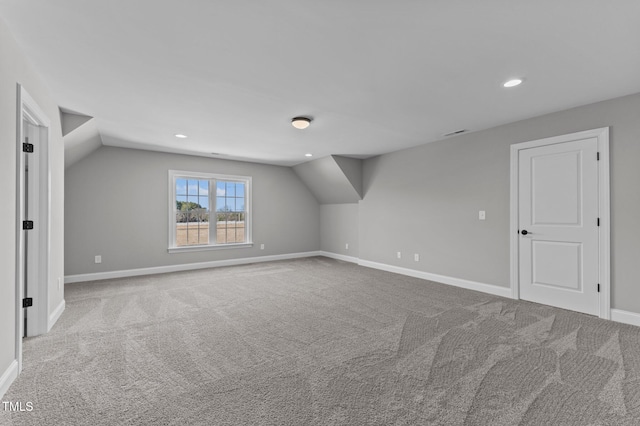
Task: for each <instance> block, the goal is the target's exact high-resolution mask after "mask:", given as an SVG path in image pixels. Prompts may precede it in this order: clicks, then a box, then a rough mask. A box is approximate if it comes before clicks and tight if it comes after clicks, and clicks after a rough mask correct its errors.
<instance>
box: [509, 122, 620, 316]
mask: <svg viewBox="0 0 640 426" xmlns="http://www.w3.org/2000/svg"><path fill="white" fill-rule="evenodd" d="M586 138H597V141H598V153H599V158H600V161H598V217H599V218H600V227H599V228H598V245H599V247H598V261H599V268H598V273H599V283H600V297H599V306H598V316H599V317H600V318H604V319H611V284H610V279H611V273H610V267H611V265H610V263H611V257H610V250H611V248H610V241H611V226H610V223H611V221H610V212H609V206H610V200H609V127H601V128H599V129H592V130H585V131H583V132H577V133H571V134H568V135H561V136H554V137H551V138H545V139H538V140H534V141H530V142H523V143H517V144H513V145H511V202H510V206H511V212H510V218H511V220H510V228H509V233H510V235H511V237H510V243H511V251H510V257H511V259H510V260H511V295H512V297H513V298H514V299H520V279H519V274H520V271H519V269H520V264H519V260H520V259H519V252H518V248H519V244H518V241H519V234H518V230H519V229H520V228H519V225H518V217H519V212H518V208H519V202H518V188H519V184H518V176H519V170H518V168H519V162H518V156H519V152H520V150H522V149H528V148H536V147H539V146H545V145H553V144H559V143H564V142H571V141H575V140H581V139H586Z"/></svg>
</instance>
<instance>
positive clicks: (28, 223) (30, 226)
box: [22, 220, 33, 230]
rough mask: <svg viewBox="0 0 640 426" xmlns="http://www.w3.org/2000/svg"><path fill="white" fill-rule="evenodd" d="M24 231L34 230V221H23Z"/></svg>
mask: <svg viewBox="0 0 640 426" xmlns="http://www.w3.org/2000/svg"><path fill="white" fill-rule="evenodd" d="M22 229H27V230H29V229H33V221H32V220H23V221H22Z"/></svg>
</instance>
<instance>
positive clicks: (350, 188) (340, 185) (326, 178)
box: [293, 155, 362, 204]
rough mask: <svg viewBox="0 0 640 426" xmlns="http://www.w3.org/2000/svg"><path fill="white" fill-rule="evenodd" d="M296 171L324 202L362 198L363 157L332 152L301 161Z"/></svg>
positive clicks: (349, 201)
mask: <svg viewBox="0 0 640 426" xmlns="http://www.w3.org/2000/svg"><path fill="white" fill-rule="evenodd" d="M338 161H340V163H338ZM341 164H342V165H341ZM293 171H294V172H295V173H296V175H298V177H299V178H300V179H301V180H302V181H303V182H304V184H305V185H306V186H307V188H309V190H310V191H311V193H312V194H313V195H314V196H315V197H316V200H318V202H319V203H320V204H341V203H357V202H358V201H360V200H361V199H362V196H361V192H362V182H361V180H362V160H356V159H354V158H346V157H340V156H337V155H328V156H326V157H323V158H319V159H317V160H313V161H308V162H306V163H301V164H298V165H296V166H294V167H293ZM354 185H355V186H354Z"/></svg>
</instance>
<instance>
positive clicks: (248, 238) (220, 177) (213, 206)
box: [168, 170, 253, 253]
mask: <svg viewBox="0 0 640 426" xmlns="http://www.w3.org/2000/svg"><path fill="white" fill-rule="evenodd" d="M177 179H198V180H208V181H209V244H195V245H190V246H178V245H177V243H176V213H177V210H176V181H177ZM219 181H234V182H242V183H244V188H245V194H244V198H245V199H244V211H245V213H244V214H245V218H244V222H245V223H244V235H245V241H244V242H243V243H221V244H218V243H217V242H216V241H215V239H216V236H217V232H214V231H212V227H211V223H212V222H213V223H216V224H217V217H216V210H217V194H216V187H217V185H216V184H217V183H218V182H219ZM251 187H252V179H251V176H237V175H225V174H221V173H204V172H189V171H184V170H169V215H168V222H169V248H168V252H169V253H184V252H191V251H205V250H225V249H237V248H249V247H253V239H252V232H251V228H252V226H251V223H252V214H251V210H252V203H251ZM216 229H217V227H216ZM212 235H213V243H212V237H211V236H212Z"/></svg>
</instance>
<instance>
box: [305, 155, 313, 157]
mask: <svg viewBox="0 0 640 426" xmlns="http://www.w3.org/2000/svg"><path fill="white" fill-rule="evenodd" d="M304 156H305V157H313V154H305V155H304Z"/></svg>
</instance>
